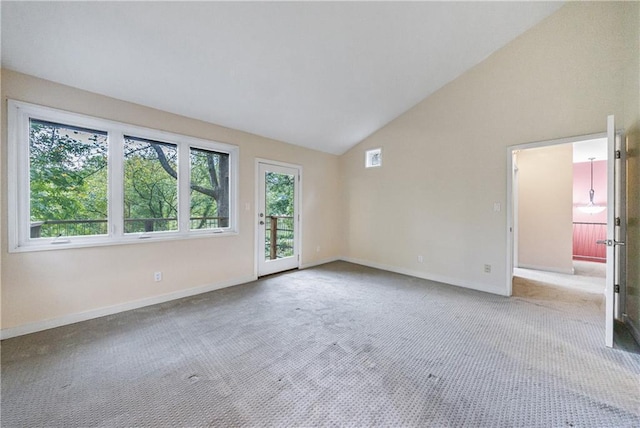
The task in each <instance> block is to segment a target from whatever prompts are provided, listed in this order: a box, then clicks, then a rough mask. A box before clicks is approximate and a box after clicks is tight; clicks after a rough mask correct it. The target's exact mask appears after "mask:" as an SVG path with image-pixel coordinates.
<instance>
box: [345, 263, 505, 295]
mask: <svg viewBox="0 0 640 428" xmlns="http://www.w3.org/2000/svg"><path fill="white" fill-rule="evenodd" d="M341 260H344V261H345V262H349V263H355V264H358V265H363V266H368V267H372V268H375V269H381V270H386V271H389V272H395V273H400V274H403V275H409V276H414V277H416V278H422V279H427V280H429V281H436V282H441V283H443V284H446V285H454V286H456V287H462V288H470V289H472V290H477V291H482V292H485V293H491V294H497V295H499V296H507V297H508V296H509V294H508V292H507V290H500V291H497V290H495V289H493V288H490V287H487V286H485V285H483V284H479V283H477V282H474V281H467V280H463V279H459V278H451V277H448V276H443V275H435V274H430V273H425V272H419V271H415V270H412V269H405V268H399V267H396V266H389V265H385V264H381V263H374V262H370V261H368V260H361V259H354V258H351V257H343V258H342V259H341Z"/></svg>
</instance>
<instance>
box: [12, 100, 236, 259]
mask: <svg viewBox="0 0 640 428" xmlns="http://www.w3.org/2000/svg"><path fill="white" fill-rule="evenodd" d="M7 102H8V139H9V141H8V163H7V173H8V175H7V176H8V177H9V179H8V198H9V199H8V206H9V210H8V226H9V227H8V244H9V248H8V251H9V252H27V251H49V250H61V249H67V248H82V247H93V246H109V245H120V244H132V243H141V242H143V241H145V242H147V241H165V240H175V239H190V238H195V237H212V236H228V235H237V234H238V233H239V230H240V225H239V221H238V203H239V201H238V191H239V183H238V179H239V172H238V171H239V164H240V148H239V147H238V146H235V145H231V144H227V143H221V142H217V141H212V140H204V139H201V138H196V137H190V136H187V135H181V134H174V133H170V132H166V131H161V130H155V129H151V128H146V127H142V126H137V125H131V124H126V123H122V122H116V121H111V120H107V119H101V118H97V117H92V116H87V115H83V114H79V113H74V112H69V111H64V110H60V109H55V108H50V107H44V106H39V105H35V104H29V103H25V102H21V101H15V100H8V101H7ZM31 117H34V118H38V119H43V120H49V121H54V122H60V123H64V124H66V125H71V126H78V127H82V128H88V129H95V130H96V131H104V132H107V135H108V156H109V164H108V168H109V180H108V194H109V208H108V227H107V234H106V235H92V236H74V237H70V239H66V238H65V239H63V240H57V241H56V239H53V238H52V239H47V238H42V239H37V240H32V239H31V238H30V229H29V221H28V218H29V197H28V194H29V175H28V171H29V168H28V164H29V143H28V142H29V127H28V125H29V122H28V121H29V119H30V118H31ZM124 135H131V136H136V137H140V138H146V139H151V140H155V141H160V142H170V143H171V144H175V145H178V150H179V154H178V156H179V162H182V163H183V164H184V163H185V161H181V160H180V159H181V158H186V163H187V164H189V162H188V160H189V150H190V148H201V149H205V150H210V151H215V152H221V153H227V154H228V155H229V181H230V183H229V184H230V188H229V197H230V204H229V222H230V227H229V228H225V229H206V230H190V227H189V220H188V219H189V216H190V210H189V205H190V204H189V189H188V185H189V179H190V176H189V170H188V168H184V167H180V166H179V167H178V175H179V177H180V178H181V179H182V182H180V180H179V186H180V189H179V193H178V198H179V206H180V207H181V208H180V212H179V213H178V222H179V224H180V227H179V228H178V230H177V231H167V232H153V233H149V234H125V233H124V224H123V218H122V215H123V211H124V210H123V197H124V195H123V175H122V174H123V159H122V155H121V154H122V145H123V141H122V139H123V136H124ZM185 177H186V182H185ZM185 201H186V206H185ZM185 215H186V219H185ZM141 238H145V239H141ZM146 238H149V239H146ZM52 243H55V244H56V245H50V244H52Z"/></svg>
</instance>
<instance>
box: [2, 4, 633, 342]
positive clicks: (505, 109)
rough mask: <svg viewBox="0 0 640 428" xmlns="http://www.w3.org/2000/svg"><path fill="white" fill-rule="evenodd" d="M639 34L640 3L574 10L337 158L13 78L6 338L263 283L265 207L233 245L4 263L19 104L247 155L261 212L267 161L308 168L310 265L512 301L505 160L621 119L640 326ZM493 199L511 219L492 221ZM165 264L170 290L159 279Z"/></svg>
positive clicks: (146, 247) (246, 173)
mask: <svg viewBox="0 0 640 428" xmlns="http://www.w3.org/2000/svg"><path fill="white" fill-rule="evenodd" d="M639 24H640V4H639V3H637V2H628V3H604V2H597V3H569V4H567V5H565V6H563V8H562V9H560V10H559V11H558V12H557V13H556V14H554V15H552V16H550V17H549V18H548V19H546V20H545V21H543V22H542V23H541V24H539V25H538V26H536V27H534V28H533V29H531V30H530V31H528V32H527V33H525V34H523V35H522V36H520V37H519V38H518V39H516V40H515V41H514V42H512V43H510V44H509V45H507V46H506V47H505V48H503V49H501V50H500V51H498V52H496V53H495V54H493V55H492V56H490V57H489V58H487V60H486V61H484V62H483V63H481V64H479V65H478V66H476V67H474V68H473V69H472V70H470V71H469V72H467V73H465V74H463V75H462V76H460V77H459V78H458V79H456V80H454V81H453V82H451V83H450V84H448V85H446V86H445V87H443V88H442V89H441V90H439V91H437V92H436V93H435V94H433V95H432V96H430V97H429V98H427V99H425V100H424V101H422V102H421V103H419V104H418V105H416V106H415V107H414V108H413V109H411V110H410V111H408V112H407V113H405V114H403V115H402V116H400V117H399V118H397V119H396V120H394V121H393V122H391V123H390V124H388V125H387V126H385V127H384V128H382V129H381V130H380V131H378V132H376V133H375V134H374V135H372V136H370V137H369V138H367V139H365V140H364V141H363V142H362V143H361V144H359V145H358V146H356V147H354V148H353V149H352V150H350V151H349V152H347V153H346V154H345V155H343V156H342V157H340V158H339V159H338V158H336V157H335V156H331V155H325V154H321V153H318V152H313V151H310V150H306V149H302V148H297V147H294V146H290V145H286V144H283V143H279V142H276V141H272V140H267V139H265V138H261V137H258V136H255V135H250V134H246V133H242V132H239V131H235V130H231V129H227V128H222V127H219V126H215V125H211V124H207V123H203V122H199V121H196V120H192V119H187V118H184V117H180V116H176V115H172V114H168V113H164V112H160V111H157V110H153V109H149V108H145V107H142V106H138V105H133V104H129V103H125V102H122V101H118V100H114V99H110V98H106V97H103V96H100V95H96V94H91V93H88V92H83V91H79V90H76V89H72V88H69V87H65V86H62V85H57V84H54V83H51V82H46V81H42V80H39V79H36V78H33V77H29V76H25V75H21V74H18V73H13V72H9V71H6V70H3V71H2V74H1V76H0V78H1V79H2V83H1V84H2V110H3V111H2V122H1V123H2V126H3V130H2V134H1V138H2V150H1V151H0V183H1V184H2V185H1V190H2V210H0V219H1V221H2V227H1V228H0V235H1V237H0V238H1V240H2V242H1V245H2V247H1V248H0V257H1V264H0V272H1V274H0V281H1V283H0V287H1V288H2V293H1V296H0V298H1V302H2V305H1V309H2V318H1V320H2V328H3V329H13V330H14V331H15V330H16V329H22V330H23V331H25V330H28V329H29V328H30V327H31V326H34V325H37V324H38V323H42V322H45V321H47V320H57V319H60V318H64V317H72V316H76V315H78V314H82V313H83V312H84V311H95V310H99V309H100V308H109V307H111V306H113V305H123V304H126V303H127V302H136V301H140V300H145V299H153V298H158V297H162V296H163V295H165V294H167V293H176V292H178V293H179V292H189V291H193V290H197V288H198V287H199V286H202V285H208V284H213V285H216V284H218V285H219V284H222V285H224V284H225V283H233V282H237V281H240V280H244V279H246V278H248V277H251V276H252V275H253V251H254V242H253V227H254V218H253V209H252V210H251V211H249V212H241V215H240V227H241V233H240V235H238V236H236V237H228V238H211V239H203V240H189V241H180V242H163V243H145V244H141V245H132V246H119V247H101V248H92V249H88V250H86V249H84V250H62V251H47V252H41V253H22V254H7V242H6V228H7V225H6V220H5V219H6V210H7V201H6V177H5V176H4V175H5V172H6V144H5V142H6V98H7V97H10V98H15V99H18V100H23V101H28V102H33V103H36V104H43V105H50V106H53V107H57V108H62V109H66V110H71V111H78V112H81V113H85V114H90V115H94V116H99V117H104V118H108V119H112V120H117V121H122V122H129V123H134V124H138V125H141V126H148V127H152V128H158V129H164V130H167V131H170V132H176V133H183V134H186V135H193V136H196V137H200V138H208V139H213V140H217V141H222V142H229V143H233V144H237V145H239V146H240V151H241V159H240V168H241V183H240V206H241V207H242V206H243V204H244V203H245V202H249V203H250V204H251V205H252V206H253V201H254V194H253V192H254V188H253V187H254V179H253V171H254V169H253V168H254V164H253V159H254V158H255V157H263V158H272V159H276V160H280V161H285V162H291V163H297V164H301V165H303V167H304V175H305V179H304V188H303V194H304V198H303V214H304V216H305V222H304V228H303V248H302V249H303V263H304V264H312V263H317V262H321V261H323V260H330V259H333V258H335V257H339V256H340V255H341V254H342V255H344V256H345V258H347V259H349V260H353V261H359V262H361V263H365V264H369V265H375V266H381V267H385V268H388V269H390V270H395V271H401V272H406V273H411V274H414V275H416V276H420V277H426V278H435V279H439V280H443V281H446V282H449V283H451V284H457V285H463V286H467V287H472V288H477V289H481V290H486V291H490V292H495V293H506V292H507V287H506V273H505V272H506V238H507V236H506V210H505V206H504V204H505V201H506V181H507V171H506V166H507V158H506V157H507V149H506V148H507V147H509V146H512V145H518V144H523V143H529V142H536V141H546V140H552V139H556V138H560V137H567V136H574V135H585V134H592V133H598V132H603V131H604V130H605V127H606V116H607V115H608V114H612V113H613V114H616V115H617V116H618V117H620V118H624V119H623V123H624V126H625V127H626V129H627V130H628V131H630V132H629V133H628V135H629V137H630V139H629V147H630V148H631V149H632V150H633V151H632V157H631V159H630V170H629V172H630V189H629V212H630V214H629V216H630V228H629V229H630V235H631V237H635V238H634V240H633V241H631V240H630V242H629V247H628V249H629V253H630V258H629V265H630V280H631V285H630V290H631V291H632V293H635V294H633V296H632V297H633V299H631V300H632V302H635V303H633V305H632V307H631V310H632V311H631V317H633V318H634V319H635V320H636V322H637V320H640V303H638V302H639V301H638V296H639V295H640V293H638V291H637V290H638V284H640V281H638V278H639V277H640V273H639V272H640V270H639V268H638V260H640V251H639V250H638V249H639V248H640V246H638V244H637V243H638V242H640V235H639V234H638V231H639V230H640V229H639V227H638V224H639V223H640V222H638V213H639V212H640V196H639V195H640V192H638V191H637V189H638V178H637V177H638V176H640V174H637V171H638V168H637V166H638V153H640V150H639V149H638V147H639V145H640V96H639V95H638V92H639V91H638V88H639V86H638V81H639V80H640V56H639V53H638V45H639V43H640V37H639V31H638V28H639V27H640V25H639ZM416 54H419V53H416ZM380 146H382V147H383V148H384V152H383V156H384V160H383V166H382V168H375V169H370V170H365V169H364V151H365V150H366V149H369V148H373V147H380ZM633 174H636V175H633ZM634 177H635V178H634ZM495 202H498V203H500V204H501V208H502V210H501V211H499V212H495V211H494V210H493V205H494V203H495ZM252 208H253V207H252ZM319 224H322V227H318V225H319ZM342 224H344V226H341V225H342ZM317 245H320V246H321V251H320V252H319V253H315V248H316V246H317ZM417 255H422V256H423V257H424V262H423V263H418V261H417ZM484 264H491V265H492V272H491V273H484V272H483V267H484ZM159 265H160V266H163V271H164V272H165V277H164V280H163V282H162V283H161V284H158V283H154V282H153V280H152V278H151V274H150V273H151V272H153V271H154V270H157V266H159Z"/></svg>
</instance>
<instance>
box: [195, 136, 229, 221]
mask: <svg viewBox="0 0 640 428" xmlns="http://www.w3.org/2000/svg"><path fill="white" fill-rule="evenodd" d="M190 159H191V229H192V230H194V229H212V228H225V227H229V154H228V153H219V152H214V151H210V150H204V149H196V148H193V147H192V148H191V156H190Z"/></svg>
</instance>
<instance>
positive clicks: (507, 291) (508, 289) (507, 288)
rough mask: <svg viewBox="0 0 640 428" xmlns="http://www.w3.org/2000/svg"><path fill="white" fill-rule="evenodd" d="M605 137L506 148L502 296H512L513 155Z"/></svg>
mask: <svg viewBox="0 0 640 428" xmlns="http://www.w3.org/2000/svg"><path fill="white" fill-rule="evenodd" d="M606 136H607V133H606V132H599V133H597V134H587V135H576V136H573V137H566V138H558V139H555V140H546V141H536V142H533V143H525V144H516V145H514V146H509V147H507V153H506V154H507V198H506V200H507V223H506V232H507V242H506V245H507V254H506V271H505V284H504V292H503V293H504V295H505V296H511V295H512V294H513V289H512V287H513V268H514V263H513V262H514V257H513V251H514V234H515V233H517V232H518V231H517V230H516V229H515V224H514V207H513V204H514V196H513V192H514V191H515V189H514V187H513V153H514V152H515V151H517V150H526V149H535V148H539V147H547V146H555V145H558V144H568V143H575V142H578V141H584V140H594V139H596V138H604V137H606Z"/></svg>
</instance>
